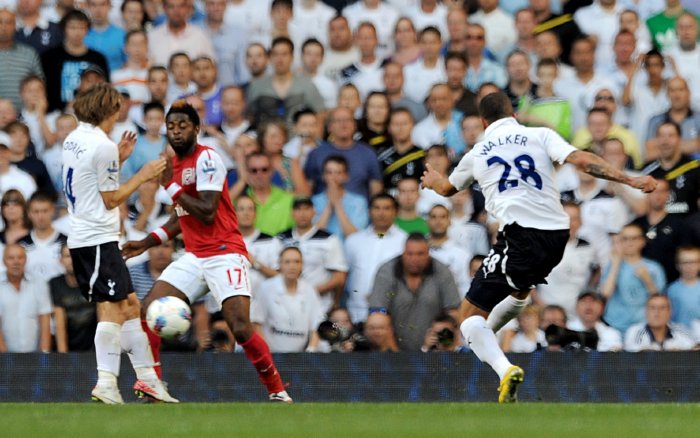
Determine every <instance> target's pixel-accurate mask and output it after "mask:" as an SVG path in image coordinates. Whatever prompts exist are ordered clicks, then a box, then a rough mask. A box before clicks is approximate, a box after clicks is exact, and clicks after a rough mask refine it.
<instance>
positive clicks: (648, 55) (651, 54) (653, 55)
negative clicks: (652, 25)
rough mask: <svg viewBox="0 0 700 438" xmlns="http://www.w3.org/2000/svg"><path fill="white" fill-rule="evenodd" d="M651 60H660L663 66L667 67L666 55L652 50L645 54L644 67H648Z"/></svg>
mask: <svg viewBox="0 0 700 438" xmlns="http://www.w3.org/2000/svg"><path fill="white" fill-rule="evenodd" d="M649 58H659V59H660V60H661V64H662V65H666V62H665V61H664V55H662V54H661V52H659V51H658V50H656V49H651V50H649V51H648V52H647V53H645V54H644V65H645V66H646V65H647V61H649Z"/></svg>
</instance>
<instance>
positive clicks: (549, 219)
mask: <svg viewBox="0 0 700 438" xmlns="http://www.w3.org/2000/svg"><path fill="white" fill-rule="evenodd" d="M479 111H480V112H481V117H482V122H483V124H484V127H485V128H486V131H485V132H484V139H483V140H482V141H480V142H479V143H477V144H476V145H475V146H474V148H472V150H471V151H469V153H467V154H466V155H465V156H464V157H463V158H462V160H461V161H460V162H459V164H458V165H457V167H456V168H455V170H454V171H453V172H452V174H451V175H450V176H449V177H445V176H443V175H440V174H439V173H438V172H437V171H435V170H434V169H432V168H431V167H430V165H426V170H425V172H424V174H423V178H422V182H423V186H424V187H425V188H431V189H433V190H435V191H436V192H437V193H439V194H441V195H443V196H450V195H453V194H455V193H457V192H458V191H459V190H462V189H465V188H467V187H469V184H470V183H471V182H472V181H473V180H476V181H478V183H479V185H480V186H481V190H482V192H483V193H484V197H485V198H486V209H487V210H488V211H489V213H491V214H492V215H493V216H495V217H496V219H497V220H498V223H499V224H500V230H499V233H498V239H497V242H496V244H495V245H494V246H493V249H492V250H491V252H490V253H489V255H488V257H487V258H486V259H485V260H484V261H483V263H482V265H481V267H480V268H479V271H478V272H477V274H476V276H475V278H474V280H473V281H472V284H471V286H470V288H469V292H467V295H466V297H465V299H464V301H463V302H462V307H461V309H460V312H461V314H462V317H464V318H465V319H464V322H462V325H461V330H462V334H463V335H464V339H465V340H466V342H467V343H468V345H469V346H470V347H471V349H472V350H473V351H474V353H475V354H476V355H477V357H478V358H479V359H480V360H481V361H483V362H486V363H488V364H489V365H490V366H491V367H492V368H493V369H494V370H495V371H496V373H498V375H499V377H500V378H501V386H500V387H499V397H498V401H499V402H501V403H508V402H514V401H516V397H517V387H518V385H519V384H520V383H521V382H522V381H523V376H524V373H523V370H522V369H521V368H520V367H518V366H516V365H513V364H511V363H510V362H509V361H508V359H507V358H506V356H505V355H504V354H503V351H501V349H500V348H499V347H498V341H497V340H496V335H495V332H496V331H498V330H499V329H500V328H501V327H502V326H503V325H505V324H506V323H507V322H508V321H510V320H511V319H512V318H513V317H515V316H517V314H518V313H520V311H521V310H522V308H523V307H525V304H526V302H527V297H528V295H529V293H530V290H531V289H532V288H533V287H534V286H535V285H537V284H540V283H544V282H545V278H546V277H547V275H549V272H550V271H551V270H552V268H554V267H555V266H556V265H557V264H558V263H559V261H561V258H562V256H563V254H564V248H565V246H566V242H567V240H568V238H569V219H568V216H567V215H566V213H565V212H564V209H563V207H562V205H561V202H560V200H559V192H558V191H557V186H556V182H555V179H554V166H553V162H555V161H556V162H558V163H559V164H564V163H565V162H566V163H571V164H573V165H574V166H576V167H577V168H578V169H579V170H581V171H583V172H586V173H589V174H591V175H593V176H595V177H598V178H603V179H607V180H610V181H617V182H621V183H623V184H627V185H629V186H631V187H635V188H638V189H641V190H642V191H644V192H645V193H648V192H651V191H653V190H654V188H655V187H656V182H655V180H654V179H653V178H650V177H636V178H635V177H630V176H628V175H626V174H624V173H622V172H620V171H618V170H617V169H615V168H613V167H612V166H610V165H609V164H608V163H607V162H606V161H604V160H603V159H602V158H600V157H598V156H597V155H594V154H591V153H588V152H584V151H579V150H578V149H576V148H574V147H573V146H571V145H570V144H568V143H566V142H565V141H564V140H563V139H562V138H561V137H559V135H558V134H556V133H555V132H554V131H552V130H551V129H549V128H528V127H525V126H522V125H520V124H519V123H518V122H517V121H516V120H515V118H514V117H513V108H512V106H511V104H510V101H509V99H508V97H507V96H506V95H505V94H504V93H503V92H497V93H493V94H489V95H487V96H486V97H484V98H483V99H482V100H481V103H480V105H479ZM489 314H490V316H489ZM486 318H488V321H487V319H486Z"/></svg>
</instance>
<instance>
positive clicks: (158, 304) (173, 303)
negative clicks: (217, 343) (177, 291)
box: [146, 297, 192, 339]
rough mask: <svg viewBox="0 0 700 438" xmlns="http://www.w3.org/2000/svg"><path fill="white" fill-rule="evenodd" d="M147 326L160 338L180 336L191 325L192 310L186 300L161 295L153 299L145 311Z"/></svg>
mask: <svg viewBox="0 0 700 438" xmlns="http://www.w3.org/2000/svg"><path fill="white" fill-rule="evenodd" d="M146 322H147V323H148V328H150V329H151V330H153V333H155V334H157V335H158V336H160V337H161V338H165V339H170V338H175V337H178V336H181V335H183V334H185V333H186V332H187V330H189V328H190V325H192V311H191V310H190V306H188V305H187V303H186V302H184V301H182V300H181V299H179V298H176V297H162V298H158V299H157V300H155V301H153V302H152V303H151V305H150V306H148V311H147V312H146Z"/></svg>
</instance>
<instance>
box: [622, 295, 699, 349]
mask: <svg viewBox="0 0 700 438" xmlns="http://www.w3.org/2000/svg"><path fill="white" fill-rule="evenodd" d="M694 347H695V341H694V340H693V338H692V337H691V335H690V334H689V333H688V331H687V328H686V327H684V326H682V325H679V324H674V323H672V322H671V302H670V301H669V299H668V297H667V296H666V295H662V294H653V295H651V296H650V297H649V299H648V300H647V305H646V322H642V323H639V324H635V325H633V326H631V327H630V328H629V329H627V332H626V333H625V351H630V352H633V353H636V352H639V351H683V350H692V349H693V348H694Z"/></svg>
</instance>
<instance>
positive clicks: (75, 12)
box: [58, 9, 91, 33]
mask: <svg viewBox="0 0 700 438" xmlns="http://www.w3.org/2000/svg"><path fill="white" fill-rule="evenodd" d="M69 21H82V22H83V23H85V24H87V27H88V29H90V26H91V25H90V18H89V17H88V16H87V14H86V13H85V12H83V11H81V10H80V9H69V10H68V11H67V12H66V14H65V15H64V16H63V18H61V21H60V22H59V23H58V25H59V26H60V28H61V31H62V32H63V33H65V32H66V25H68V22H69Z"/></svg>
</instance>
